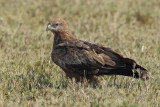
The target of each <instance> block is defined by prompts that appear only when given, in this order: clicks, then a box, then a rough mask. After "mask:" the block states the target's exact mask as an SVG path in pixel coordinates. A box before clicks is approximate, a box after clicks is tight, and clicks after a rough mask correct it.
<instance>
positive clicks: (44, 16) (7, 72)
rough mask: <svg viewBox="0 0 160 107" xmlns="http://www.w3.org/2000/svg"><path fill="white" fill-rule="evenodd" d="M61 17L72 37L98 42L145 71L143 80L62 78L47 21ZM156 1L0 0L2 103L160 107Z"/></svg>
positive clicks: (159, 21)
mask: <svg viewBox="0 0 160 107" xmlns="http://www.w3.org/2000/svg"><path fill="white" fill-rule="evenodd" d="M58 17H61V18H64V19H66V20H67V21H68V23H69V26H70V28H71V31H72V33H73V35H74V36H76V37H77V38H79V39H82V40H88V41H91V42H96V43H102V44H104V45H106V46H108V47H111V48H112V49H113V50H114V51H116V52H119V53H121V54H122V55H124V56H125V57H130V58H133V59H135V60H136V61H137V62H138V63H139V64H141V65H143V66H144V67H146V68H147V69H148V70H149V75H150V77H151V79H150V80H149V81H147V82H143V81H141V80H136V79H133V78H129V77H122V76H117V77H116V83H115V84H114V76H104V77H101V78H99V83H98V84H97V83H96V82H93V83H91V84H85V83H82V84H80V83H78V84H76V83H75V82H74V81H71V80H69V79H66V78H65V75H64V73H63V71H62V70H61V69H60V68H59V67H57V66H56V65H55V64H54V63H52V61H51V58H50V53H51V49H52V39H53V37H52V34H51V33H48V34H47V32H45V29H46V25H47V23H48V21H49V20H52V19H54V18H58ZM159 59H160V1H159V0H150V1H148V0H100V1H98V0H90V1H89V0H88V1H86V0H70V1H69V0H68V1H65V0H46V1H45V0H0V106H1V107H2V106H4V107H5V106H10V107H13V106H15V107H17V106H28V107H30V106H38V107H41V106H42V107H43V106H46V107H48V106H52V107H53V106H54V107H55V106H63V107H71V106H74V107H76V106H81V107H84V106H85V107H90V106H91V107H104V106H107V107H114V106H119V107H137V106H139V107H151V106H152V107H159V106H160V77H159V76H160V69H159V67H160V60H159Z"/></svg>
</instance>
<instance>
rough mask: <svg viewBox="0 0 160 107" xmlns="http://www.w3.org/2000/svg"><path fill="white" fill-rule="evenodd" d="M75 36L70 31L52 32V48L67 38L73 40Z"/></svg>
mask: <svg viewBox="0 0 160 107" xmlns="http://www.w3.org/2000/svg"><path fill="white" fill-rule="evenodd" d="M74 39H76V38H75V37H73V36H72V34H71V33H70V32H57V33H54V41H53V49H54V47H55V46H56V45H58V44H60V43H63V42H65V41H68V40H74Z"/></svg>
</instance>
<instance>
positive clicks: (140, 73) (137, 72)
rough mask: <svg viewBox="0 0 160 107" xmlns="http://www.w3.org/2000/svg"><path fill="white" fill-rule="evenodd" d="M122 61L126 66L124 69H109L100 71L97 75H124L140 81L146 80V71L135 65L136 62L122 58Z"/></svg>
mask: <svg viewBox="0 0 160 107" xmlns="http://www.w3.org/2000/svg"><path fill="white" fill-rule="evenodd" d="M123 61H124V62H125V64H126V67H124V68H121V67H118V68H110V69H101V70H100V71H99V73H98V74H99V75H104V74H105V75H124V76H130V77H134V78H140V79H142V80H148V79H149V77H148V75H147V72H148V71H147V70H146V69H145V68H143V67H142V66H140V65H138V64H136V62H135V61H134V60H132V59H129V58H124V59H123Z"/></svg>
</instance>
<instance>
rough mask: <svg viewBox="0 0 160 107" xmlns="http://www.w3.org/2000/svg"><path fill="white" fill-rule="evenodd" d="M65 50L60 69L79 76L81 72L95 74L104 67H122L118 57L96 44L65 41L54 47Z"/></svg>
mask: <svg viewBox="0 0 160 107" xmlns="http://www.w3.org/2000/svg"><path fill="white" fill-rule="evenodd" d="M63 48H65V49H66V54H65V56H64V57H61V61H62V62H63V66H64V65H65V67H63V66H61V67H62V68H64V69H66V70H70V71H74V72H78V73H79V74H83V71H84V70H85V71H86V74H95V73H97V72H98V70H99V69H101V68H105V67H107V68H108V67H110V68H113V67H123V66H124V64H123V65H122V64H121V63H120V62H118V63H117V61H118V60H120V58H118V57H120V56H119V55H117V57H116V54H114V53H112V52H111V51H107V48H104V49H103V48H101V47H100V46H98V45H96V44H91V43H89V42H84V41H79V40H77V41H67V42H65V43H61V44H59V45H57V46H56V48H55V49H63Z"/></svg>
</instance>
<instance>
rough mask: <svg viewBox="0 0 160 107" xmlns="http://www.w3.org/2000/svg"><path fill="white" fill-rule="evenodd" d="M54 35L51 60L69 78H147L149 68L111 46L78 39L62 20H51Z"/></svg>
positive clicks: (48, 28) (50, 27)
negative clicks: (106, 76) (114, 76)
mask: <svg viewBox="0 0 160 107" xmlns="http://www.w3.org/2000/svg"><path fill="white" fill-rule="evenodd" d="M46 30H47V31H51V32H52V33H53V35H54V41H53V49H52V52H51V58H52V61H53V62H54V63H55V64H56V65H58V66H59V67H60V68H61V69H62V70H63V71H64V72H65V73H66V76H67V77H69V78H75V80H76V81H81V80H82V79H83V78H86V79H88V80H90V79H92V78H93V77H95V76H101V75H123V76H130V77H134V78H141V79H142V80H147V79H148V76H147V70H146V69H145V68H143V67H142V66H140V65H138V64H137V63H136V62H135V61H134V60H132V59H129V58H124V57H123V56H122V55H120V54H118V53H116V52H114V51H112V50H111V49H110V48H108V47H106V46H103V45H100V44H95V43H90V42H87V41H83V40H79V39H76V38H75V37H74V36H72V34H71V32H70V29H69V26H68V24H67V22H66V21H65V20H63V19H55V20H53V21H50V22H49V23H48V25H47V28H46Z"/></svg>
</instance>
